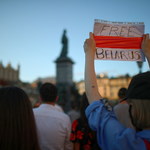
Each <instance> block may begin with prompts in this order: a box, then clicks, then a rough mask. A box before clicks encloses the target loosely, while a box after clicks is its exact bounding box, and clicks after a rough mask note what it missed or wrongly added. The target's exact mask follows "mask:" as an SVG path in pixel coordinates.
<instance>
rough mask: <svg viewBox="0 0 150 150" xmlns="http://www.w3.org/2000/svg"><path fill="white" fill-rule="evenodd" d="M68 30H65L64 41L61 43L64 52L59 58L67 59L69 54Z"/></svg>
mask: <svg viewBox="0 0 150 150" xmlns="http://www.w3.org/2000/svg"><path fill="white" fill-rule="evenodd" d="M66 32H67V31H66V30H64V33H63V36H62V40H61V43H62V45H63V46H62V50H61V53H60V56H59V57H67V54H68V38H67V36H66Z"/></svg>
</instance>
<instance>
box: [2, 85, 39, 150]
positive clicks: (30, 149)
mask: <svg viewBox="0 0 150 150" xmlns="http://www.w3.org/2000/svg"><path fill="white" fill-rule="evenodd" d="M0 149H1V150H40V148H39V144H38V139H37V133H36V126H35V120H34V116H33V112H32V106H31V103H30V101H29V98H28V96H27V94H26V93H25V92H24V91H23V90H22V89H20V88H17V87H5V88H0Z"/></svg>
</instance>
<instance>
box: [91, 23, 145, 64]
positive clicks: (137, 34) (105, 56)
mask: <svg viewBox="0 0 150 150" xmlns="http://www.w3.org/2000/svg"><path fill="white" fill-rule="evenodd" d="M93 33H94V39H95V41H96V55H95V59H101V60H121V61H145V57H144V54H143V52H142V49H141V43H142V39H143V38H142V37H143V34H144V23H140V22H136V23H135V22H110V21H103V20H95V23H94V31H93Z"/></svg>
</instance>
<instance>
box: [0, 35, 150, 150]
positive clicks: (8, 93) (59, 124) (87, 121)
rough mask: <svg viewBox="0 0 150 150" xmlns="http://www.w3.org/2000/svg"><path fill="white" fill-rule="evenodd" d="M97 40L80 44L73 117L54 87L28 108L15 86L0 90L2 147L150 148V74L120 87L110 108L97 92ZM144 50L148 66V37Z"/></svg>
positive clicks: (52, 149)
mask: <svg viewBox="0 0 150 150" xmlns="http://www.w3.org/2000/svg"><path fill="white" fill-rule="evenodd" d="M95 49H96V47H95V40H94V38H93V33H90V36H89V38H88V39H86V41H85V43H84V51H85V92H86V94H85V93H84V94H83V96H82V99H81V104H80V113H77V114H76V115H75V117H72V118H73V119H72V118H70V117H71V114H72V113H68V114H65V113H64V112H63V110H62V109H61V108H60V107H59V106H58V105H56V103H57V100H58V93H57V88H56V86H55V85H54V84H51V83H44V84H42V85H41V87H40V89H39V94H40V102H41V103H40V104H39V106H38V107H37V108H34V109H33V108H32V106H31V102H30V100H29V98H28V96H27V94H26V93H25V92H24V91H23V90H22V89H21V88H18V87H2V88H0V112H1V113H0V149H1V150H100V149H102V150H146V149H150V119H149V118H150V109H149V108H150V94H149V93H150V72H149V71H148V72H145V73H141V74H138V75H136V76H134V77H133V79H132V80H131V82H130V84H129V87H128V89H126V88H122V89H120V90H119V93H118V96H119V104H117V105H116V106H115V107H113V108H112V107H111V106H110V105H109V103H108V102H107V100H105V99H104V98H103V97H102V96H101V93H100V92H99V90H98V86H97V82H96V75H95V69H94V55H95ZM142 49H143V51H144V54H145V56H146V58H147V61H148V63H149V65H150V38H149V35H148V34H146V35H144V37H143V42H142Z"/></svg>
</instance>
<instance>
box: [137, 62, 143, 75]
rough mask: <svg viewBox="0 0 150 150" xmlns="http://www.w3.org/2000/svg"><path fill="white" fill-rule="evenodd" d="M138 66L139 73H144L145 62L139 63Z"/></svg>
mask: <svg viewBox="0 0 150 150" xmlns="http://www.w3.org/2000/svg"><path fill="white" fill-rule="evenodd" d="M137 65H138V68H139V73H142V66H143V62H142V61H137Z"/></svg>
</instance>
